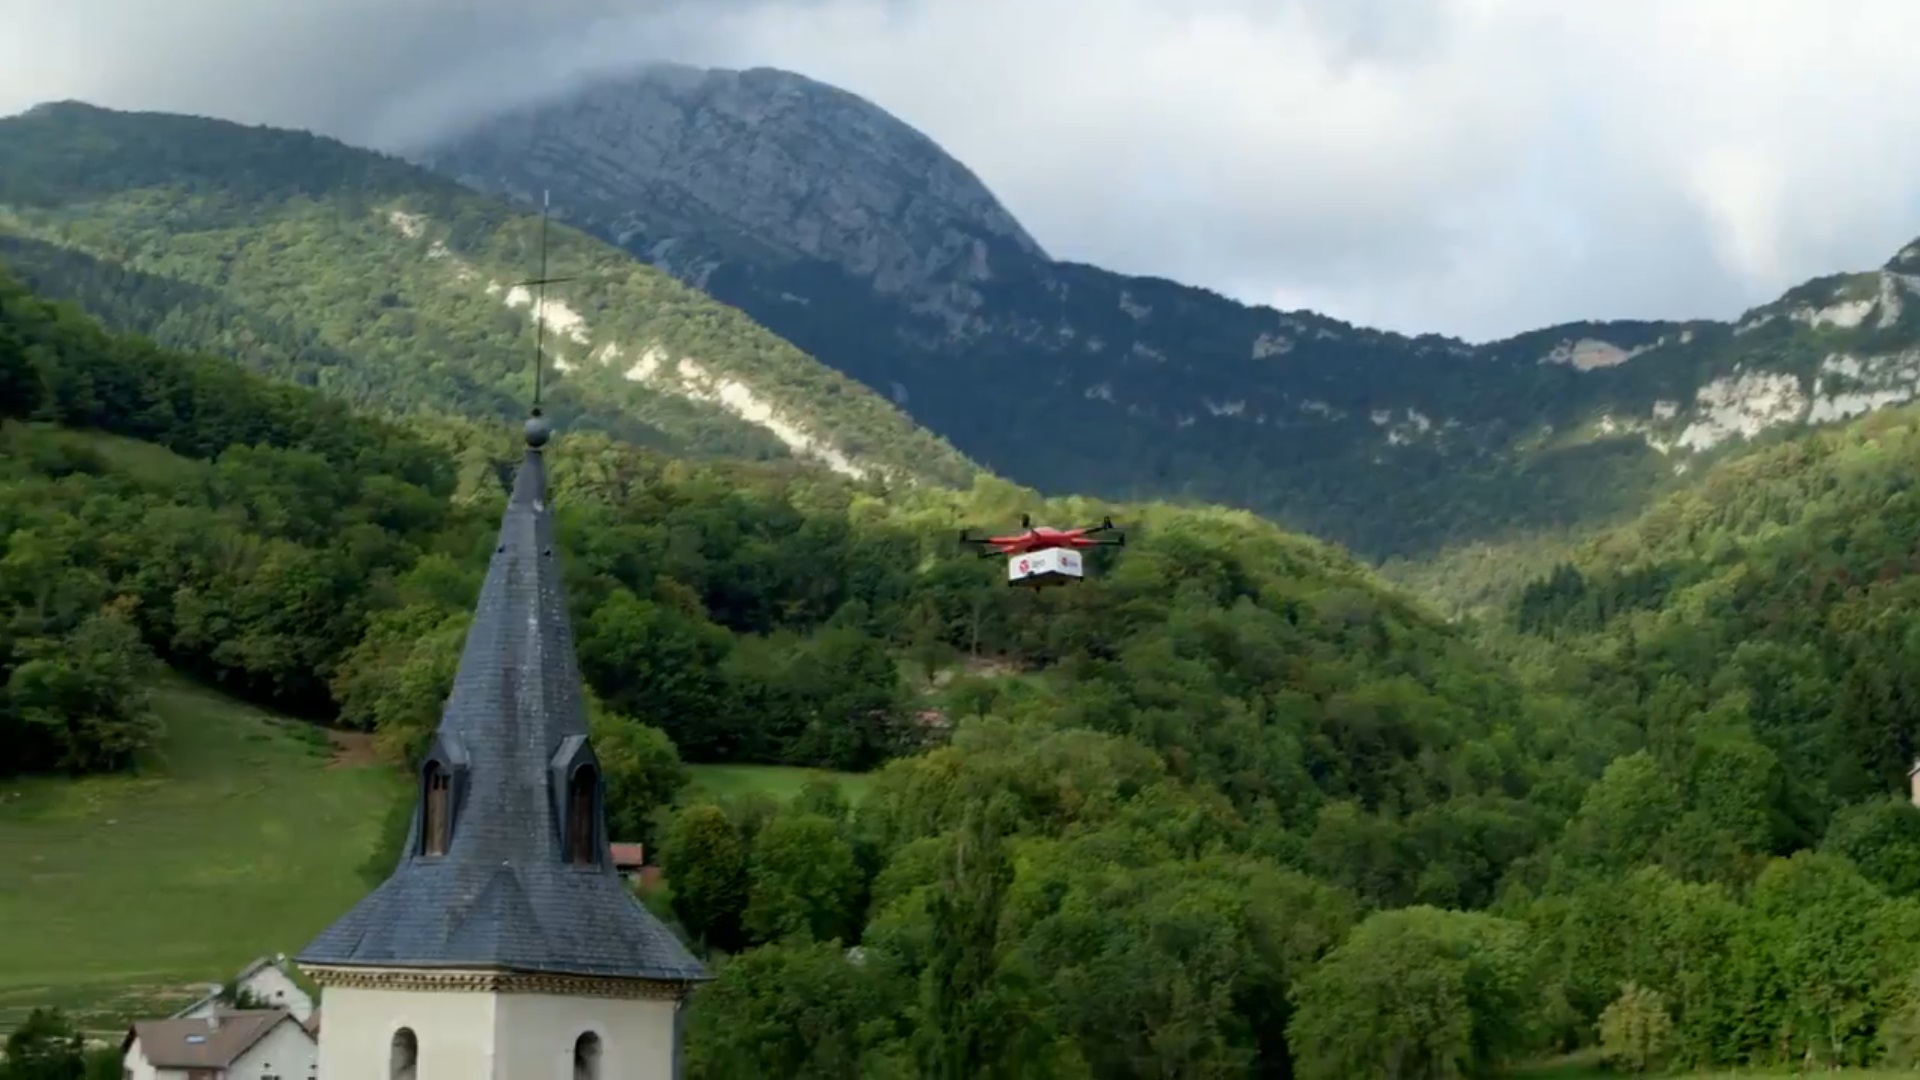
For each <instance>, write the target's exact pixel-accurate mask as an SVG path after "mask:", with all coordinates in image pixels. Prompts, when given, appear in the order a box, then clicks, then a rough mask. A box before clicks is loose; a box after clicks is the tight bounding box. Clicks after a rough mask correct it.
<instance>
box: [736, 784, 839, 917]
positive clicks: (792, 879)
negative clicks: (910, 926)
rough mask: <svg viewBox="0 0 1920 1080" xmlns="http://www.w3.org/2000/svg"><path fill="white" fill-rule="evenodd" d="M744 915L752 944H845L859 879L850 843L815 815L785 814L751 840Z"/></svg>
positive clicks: (826, 819) (837, 830)
mask: <svg viewBox="0 0 1920 1080" xmlns="http://www.w3.org/2000/svg"><path fill="white" fill-rule="evenodd" d="M747 865H748V870H747V876H748V879H749V881H750V884H749V886H748V894H747V908H746V913H745V916H744V919H745V925H746V930H747V933H748V934H750V935H752V937H753V938H754V939H755V940H757V941H778V940H781V939H784V938H787V937H791V936H795V935H799V936H801V937H805V938H810V939H811V940H814V941H841V942H846V941H850V940H852V939H853V937H854V933H855V931H856V930H857V929H858V924H857V922H856V916H857V914H858V913H857V912H856V911H855V910H854V904H855V902H856V901H857V899H858V896H859V892H860V887H861V881H860V868H859V866H858V865H857V864H856V863H855V861H854V853H853V847H852V845H850V844H848V843H847V841H846V840H845V839H844V838H842V837H841V835H840V832H839V829H838V827H837V826H836V825H835V823H834V822H833V821H832V820H831V819H830V818H826V817H822V816H820V815H818V814H806V813H795V812H787V813H782V814H780V815H777V816H776V817H774V819H773V820H772V821H769V822H767V824H766V825H765V827H763V828H761V829H760V831H759V833H758V834H757V835H755V836H754V838H753V849H752V852H751V854H750V856H749V861H748V864H747Z"/></svg>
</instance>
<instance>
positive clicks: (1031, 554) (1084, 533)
mask: <svg viewBox="0 0 1920 1080" xmlns="http://www.w3.org/2000/svg"><path fill="white" fill-rule="evenodd" d="M967 532H968V530H966V529H961V530H960V542H961V543H962V544H977V545H979V546H980V547H982V548H984V549H985V550H983V551H981V552H980V557H981V558H983V559H992V558H996V557H999V556H1005V557H1006V560H1007V584H1009V585H1025V586H1028V587H1030V588H1033V589H1035V590H1039V589H1043V588H1045V587H1047V586H1048V585H1069V584H1072V583H1073V582H1076V581H1079V580H1080V579H1081V577H1082V576H1084V574H1085V570H1084V568H1083V567H1082V565H1081V560H1080V549H1081V548H1090V547H1124V546H1126V543H1127V538H1126V536H1125V535H1124V534H1120V533H1117V532H1116V533H1115V535H1114V536H1113V537H1112V538H1110V539H1095V538H1094V536H1095V534H1097V533H1105V532H1115V530H1114V527H1113V519H1112V518H1110V517H1106V518H1101V519H1100V524H1098V525H1088V526H1086V527H1085V528H1080V529H1056V528H1054V527H1052V526H1050V525H1040V526H1037V527H1036V526H1035V525H1034V524H1033V519H1032V518H1031V517H1030V516H1028V515H1026V514H1021V515H1020V531H1019V532H1017V533H1012V534H1009V535H1006V536H969V535H967Z"/></svg>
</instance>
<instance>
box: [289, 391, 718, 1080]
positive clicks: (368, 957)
mask: <svg viewBox="0 0 1920 1080" xmlns="http://www.w3.org/2000/svg"><path fill="white" fill-rule="evenodd" d="M547 438H548V431H547V428H546V424H545V421H543V420H540V419H539V418H538V416H537V414H536V417H535V419H534V420H532V421H530V422H529V423H528V425H527V453H526V456H525V460H524V461H523V462H522V464H521V467H520V473H519V475H518V476H517V477H516V479H515V482H514V488H513V495H512V497H511V498H510V499H509V501H508V504H507V509H506V514H505V516H504V519H503V520H502V522H501V526H500V541H499V545H498V546H497V547H496V548H495V551H494V556H493V563H492V565H491V566H490V567H489V568H488V570H487V578H486V582H485V584H484V585H482V587H481V591H480V600H479V604H478V607H477V609H476V611H475V612H474V617H473V623H472V626H471V628H470V629H469V630H468V631H467V639H466V645H465V647H464V651H463V653H462V655H461V658H460V667H459V670H458V672H457V673H456V675H455V676H454V684H453V693H452V695H451V696H450V697H449V698H448V699H447V703H446V707H445V710H444V711H443V713H442V714H441V719H440V727H439V730H438V732H437V733H436V734H435V736H434V740H433V744H432V746H431V747H430V748H429V749H428V751H427V754H426V758H425V760H424V761H423V762H422V763H421V767H420V772H419V775H418V783H419V789H418V796H417V799H418V801H417V803H416V805H415V808H414V814H413V824H412V826H411V827H410V829H409V830H408V835H407V844H406V848H405V851H404V853H403V854H402V856H401V859H400V862H399V865H397V866H396V867H395V868H394V871H393V875H392V876H391V877H389V878H388V879H387V881H386V882H385V883H384V884H382V885H381V886H380V887H379V888H378V889H375V890H374V891H373V892H372V893H370V894H369V895H368V896H367V897H366V898H365V899H363V900H361V901H360V903H359V904H358V905H356V906H355V907H354V908H353V909H352V910H351V911H349V912H347V914H346V915H345V916H343V917H342V918H341V919H340V921H339V922H337V923H335V924H334V925H333V927H332V928H330V929H328V930H327V931H326V932H324V933H322V934H321V935H320V936H319V937H318V938H316V939H315V940H314V941H313V943H312V944H310V945H308V946H307V948H306V950H305V951H303V952H302V953H301V954H300V955H299V957H298V958H297V959H298V962H299V964H300V966H301V968H302V969H303V970H304V971H305V972H306V973H307V974H308V975H309V976H310V977H311V978H312V979H313V980H314V981H315V982H317V983H319V984H320V985H321V987H322V997H321V1006H322V1008H323V1009H324V1011H325V1016H326V1023H325V1027H324V1029H323V1030H322V1031H321V1035H320V1039H319V1047H320V1068H319V1080H570V1078H571V1080H673V1078H674V1077H676V1076H678V1074H679V1041H680V1039H679V1027H680V1025H679V1021H680V1015H681V1013H680V1006H681V1003H682V1001H683V1000H684V998H685V996H686V994H687V993H688V991H689V990H690V989H691V988H692V987H693V986H694V985H695V984H696V983H698V982H699V981H701V980H703V979H705V978H706V977H707V976H706V972H705V969H704V968H702V966H701V965H700V962H699V961H698V960H696V959H694V957H693V956H692V955H691V954H690V953H688V952H687V950H686V948H685V947H684V946H682V945H681V943H680V942H679V940H678V939H676V938H675V937H674V936H673V933H672V932H671V931H669V930H668V929H667V928H666V927H664V926H662V925H661V924H660V922H659V921H658V920H656V919H655V918H654V917H653V916H652V915H651V914H650V913H649V912H648V911H647V910H646V909H645V908H644V907H642V906H641V905H640V902H639V901H638V900H636V899H634V897H633V894H632V893H630V892H629V891H628V890H627V887H626V885H625V883H624V882H623V881H622V880H621V878H620V876H619V874H618V873H617V872H616V870H615V867H614V860H613V858H612V857H611V854H610V852H609V850H608V844H607V840H608V837H607V831H606V815H605V812H604V808H603V785H602V781H601V776H600V765H599V761H598V759H597V758H596V757H595V756H594V752H593V746H592V744H591V741H590V740H589V738H588V735H587V718H586V710H585V707H584V701H583V698H582V695H581V687H580V676H579V671H578V667H577V663H576V661H575V658H574V652H573V634H572V630H571V629H570V628H569V626H568V625H567V616H566V598H565V595H564V593H563V591H562V588H561V577H560V567H559V565H558V560H557V559H556V558H555V555H554V552H555V547H556V545H555V543H554V537H553V524H552V521H551V518H550V517H549V514H548V510H547V492H546V471H545V464H544V461H543V458H542V454H543V447H544V446H545V444H546V442H547Z"/></svg>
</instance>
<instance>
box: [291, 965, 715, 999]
mask: <svg viewBox="0 0 1920 1080" xmlns="http://www.w3.org/2000/svg"><path fill="white" fill-rule="evenodd" d="M300 970H302V971H304V972H306V974H307V977H308V978H310V979H312V980H313V981H314V982H316V983H318V984H319V985H320V987H321V988H322V989H326V988H329V987H334V986H339V987H343V988H348V989H354V990H405V991H411V992H434V993H469V994H551V995H553V996H556V997H596V998H620V999H625V1000H630V1001H631V1000H648V1001H678V1000H680V999H681V998H684V997H686V996H687V994H688V992H689V991H691V990H692V989H693V987H694V984H693V983H690V982H670V981H663V980H658V979H616V978H609V977H605V976H599V975H560V974H551V973H547V972H533V971H487V970H448V969H439V970H433V971H426V970H420V969H416V968H376V967H339V966H335V965H331V964H313V965H307V964H302V965H301V966H300Z"/></svg>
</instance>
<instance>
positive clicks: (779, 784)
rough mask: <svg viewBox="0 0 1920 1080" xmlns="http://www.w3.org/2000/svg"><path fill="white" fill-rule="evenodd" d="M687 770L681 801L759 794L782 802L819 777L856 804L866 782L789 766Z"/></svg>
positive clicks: (853, 776) (862, 778)
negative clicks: (687, 782) (687, 781)
mask: <svg viewBox="0 0 1920 1080" xmlns="http://www.w3.org/2000/svg"><path fill="white" fill-rule="evenodd" d="M687 771H688V772H689V773H692V774H693V782H692V783H691V784H690V785H688V789H687V793H686V795H683V796H682V798H683V799H684V798H686V797H687V796H691V795H702V794H704V795H711V796H714V797H716V798H725V797H727V796H729V795H737V794H742V793H745V792H750V791H761V792H765V793H766V794H768V795H771V796H773V797H774V798H776V799H780V800H783V801H784V800H786V799H791V798H793V797H794V796H795V795H798V794H800V789H801V788H802V787H803V786H805V785H806V782H807V781H808V779H810V778H813V777H822V778H825V779H828V780H835V781H838V782H839V784H840V790H841V791H843V792H845V793H846V796H847V798H848V799H849V800H851V801H854V802H858V801H859V800H860V797H861V796H863V795H865V794H866V793H867V785H868V780H869V778H868V777H866V776H862V775H857V774H853V773H836V772H828V771H827V770H825V769H804V768H800V767H798V766H793V765H689V766H687Z"/></svg>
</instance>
